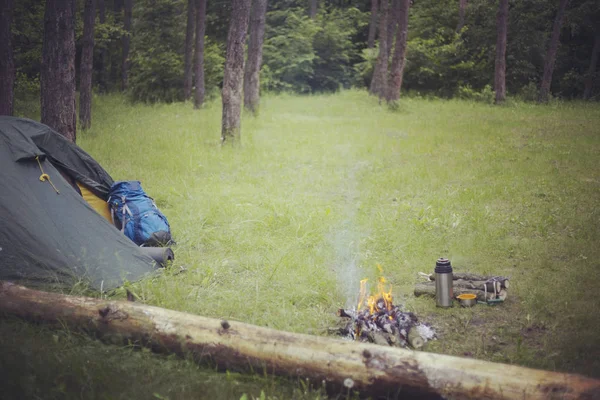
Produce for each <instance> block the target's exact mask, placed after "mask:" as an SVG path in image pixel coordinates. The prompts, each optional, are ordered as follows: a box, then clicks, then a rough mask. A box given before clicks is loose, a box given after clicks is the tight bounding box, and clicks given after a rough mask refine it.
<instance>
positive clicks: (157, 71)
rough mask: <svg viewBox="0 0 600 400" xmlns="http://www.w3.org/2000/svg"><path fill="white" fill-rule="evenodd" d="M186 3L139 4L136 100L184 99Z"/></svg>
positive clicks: (133, 74) (134, 45)
mask: <svg viewBox="0 0 600 400" xmlns="http://www.w3.org/2000/svg"><path fill="white" fill-rule="evenodd" d="M183 9H184V7H183V1H179V0H178V1H174V0H142V1H138V2H136V3H135V6H134V15H135V16H136V17H135V19H134V21H133V35H132V41H131V56H130V59H131V69H130V78H129V85H130V94H131V97H132V99H133V100H136V101H144V102H150V103H153V102H158V101H166V102H173V101H178V100H182V98H183V92H182V88H183V58H182V56H181V54H182V51H183V43H184V41H185V36H184V32H185V30H184V29H182V27H185V19H184V17H185V14H184V13H183V12H182V11H183Z"/></svg>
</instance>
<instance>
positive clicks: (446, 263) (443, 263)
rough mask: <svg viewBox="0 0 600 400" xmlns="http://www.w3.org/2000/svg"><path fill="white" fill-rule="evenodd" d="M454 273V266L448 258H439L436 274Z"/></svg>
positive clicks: (436, 263) (436, 264)
mask: <svg viewBox="0 0 600 400" xmlns="http://www.w3.org/2000/svg"><path fill="white" fill-rule="evenodd" d="M451 272H452V265H451V264H450V260H448V259H447V258H439V259H438V260H437V261H436V262H435V273H436V274H449V273H451Z"/></svg>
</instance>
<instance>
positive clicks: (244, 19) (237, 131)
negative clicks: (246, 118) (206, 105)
mask: <svg viewBox="0 0 600 400" xmlns="http://www.w3.org/2000/svg"><path fill="white" fill-rule="evenodd" d="M249 17H250V0H233V9H232V11H231V21H230V23H229V33H228V35H227V52H226V55H225V72H224V74H223V94H222V101H223V118H222V127H221V142H222V143H225V142H227V141H230V142H232V143H235V142H236V141H238V140H239V138H240V135H241V114H242V85H243V82H242V80H243V78H244V43H245V42H246V31H247V30H248V19H249Z"/></svg>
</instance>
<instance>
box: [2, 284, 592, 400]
mask: <svg viewBox="0 0 600 400" xmlns="http://www.w3.org/2000/svg"><path fill="white" fill-rule="evenodd" d="M0 313H1V314H4V315H12V316H16V317H19V318H24V319H27V320H29V321H34V322H38V323H48V324H52V325H53V326H56V327H59V328H60V329H64V327H65V326H67V327H69V328H72V329H78V330H82V331H84V332H89V333H93V334H96V335H98V336H99V337H100V338H102V339H103V340H106V341H109V342H110V341H112V342H115V341H119V342H121V341H122V342H126V343H134V344H136V345H143V346H147V347H150V348H151V349H153V350H154V351H156V352H163V353H175V354H179V355H182V356H186V355H191V356H192V357H193V358H194V359H195V360H196V361H198V362H201V363H210V364H211V365H216V366H217V367H218V368H219V369H221V370H246V371H248V370H249V371H268V372H269V373H273V374H277V375H286V376H292V377H298V376H300V377H302V378H307V379H310V380H312V381H313V382H315V383H317V384H318V385H321V384H322V382H325V383H326V384H327V386H328V387H330V388H332V389H338V392H337V393H339V388H340V387H341V388H344V385H345V386H346V388H344V390H348V389H347V387H351V388H352V389H354V390H358V391H361V392H363V393H364V394H368V395H371V396H373V397H375V396H377V395H384V396H385V395H388V396H389V394H394V393H395V394H398V393H401V394H402V395H403V396H402V397H403V398H404V397H406V398H412V397H410V395H411V394H413V395H415V394H419V395H421V397H419V398H439V397H445V398H462V399H466V398H485V399H511V400H512V399H521V398H527V399H548V398H554V397H555V396H556V398H560V399H565V400H568V399H593V398H597V396H598V393H599V392H600V380H596V379H593V378H587V377H584V376H581V375H574V374H564V373H558V372H549V371H540V370H534V369H530V368H523V367H518V366H514V365H506V364H496V363H491V362H487V361H480V360H474V359H471V358H459V357H452V356H446V355H442V354H434V353H426V352H421V351H412V350H406V349H400V348H394V347H388V346H385V347H384V346H378V345H374V344H370V343H357V342H350V341H347V340H341V339H332V338H327V337H318V336H309V335H303V334H297V333H290V332H283V331H276V330H274V329H269V328H263V327H259V326H254V325H249V324H245V323H242V322H235V321H231V322H228V321H223V320H222V321H219V320H215V319H211V318H205V317H201V316H197V315H192V314H186V313H182V312H178V311H171V310H166V309H163V308H159V307H152V306H146V305H144V304H140V303H135V302H125V301H109V300H103V299H93V298H89V297H75V296H67V295H62V294H58V293H46V292H40V291H37V290H31V289H27V288H25V287H22V286H18V285H15V284H12V283H7V282H0Z"/></svg>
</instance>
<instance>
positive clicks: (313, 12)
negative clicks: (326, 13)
mask: <svg viewBox="0 0 600 400" xmlns="http://www.w3.org/2000/svg"><path fill="white" fill-rule="evenodd" d="M309 1H310V5H309V7H310V8H309V10H308V16H309V17H310V19H315V18H316V17H317V8H318V3H317V0H309Z"/></svg>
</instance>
